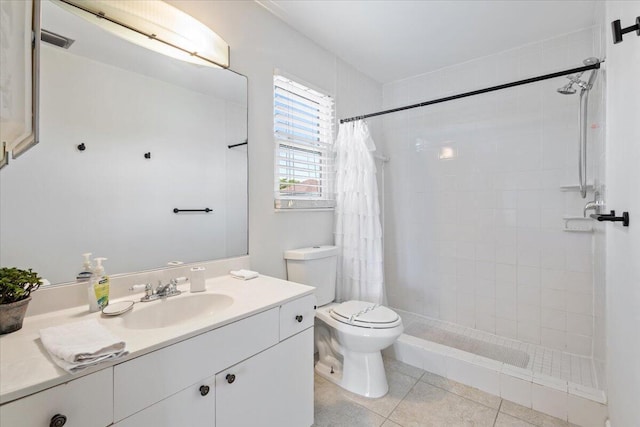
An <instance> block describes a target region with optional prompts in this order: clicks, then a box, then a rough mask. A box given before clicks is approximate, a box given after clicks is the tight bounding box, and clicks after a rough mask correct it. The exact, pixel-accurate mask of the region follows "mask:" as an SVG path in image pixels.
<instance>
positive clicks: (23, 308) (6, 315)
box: [0, 297, 31, 335]
mask: <svg viewBox="0 0 640 427" xmlns="http://www.w3.org/2000/svg"><path fill="white" fill-rule="evenodd" d="M29 301H31V297H29V298H25V299H23V300H20V301H17V302H12V303H11V304H0V335H3V334H8V333H10V332H15V331H17V330H18V329H20V328H22V321H23V320H24V314H25V313H26V312H27V307H28V306H29Z"/></svg>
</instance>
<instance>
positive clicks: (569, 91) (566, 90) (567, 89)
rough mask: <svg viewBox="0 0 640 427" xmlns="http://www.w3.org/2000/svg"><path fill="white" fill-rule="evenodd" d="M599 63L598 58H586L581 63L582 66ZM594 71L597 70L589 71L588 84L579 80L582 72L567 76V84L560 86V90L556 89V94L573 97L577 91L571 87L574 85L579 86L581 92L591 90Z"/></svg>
mask: <svg viewBox="0 0 640 427" xmlns="http://www.w3.org/2000/svg"><path fill="white" fill-rule="evenodd" d="M599 62H600V60H599V59H598V58H593V57H591V58H587V59H585V60H584V61H582V63H583V64H584V65H595V64H598V63H599ZM596 71H597V70H592V71H591V75H590V76H589V81H588V82H585V81H584V80H582V79H580V77H582V74H583V73H584V71H583V72H582V73H578V74H576V75H575V76H567V78H568V79H569V80H570V81H569V83H567V84H566V85H564V86H562V87H561V88H558V89H557V92H558V93H561V94H562V95H573V94H574V93H576V92H577V89H576V88H574V87H573V85H574V84H575V85H577V86H579V87H580V89H582V90H589V89H591V86H592V85H593V79H594V78H595V76H596Z"/></svg>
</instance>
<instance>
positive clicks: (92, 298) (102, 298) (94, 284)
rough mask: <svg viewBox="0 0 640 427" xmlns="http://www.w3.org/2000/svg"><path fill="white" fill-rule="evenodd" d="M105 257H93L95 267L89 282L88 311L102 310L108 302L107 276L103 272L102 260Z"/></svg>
mask: <svg viewBox="0 0 640 427" xmlns="http://www.w3.org/2000/svg"><path fill="white" fill-rule="evenodd" d="M106 260H107V258H94V259H93V261H94V262H95V267H94V269H93V275H92V276H91V282H90V283H89V289H88V297H89V311H91V312H95V311H98V310H102V309H103V308H105V307H106V306H107V305H108V304H109V276H107V275H106V274H105V272H104V266H103V265H102V262H103V261H106Z"/></svg>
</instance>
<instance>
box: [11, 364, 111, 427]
mask: <svg viewBox="0 0 640 427" xmlns="http://www.w3.org/2000/svg"><path fill="white" fill-rule="evenodd" d="M112 414H113V369H112V368H107V369H103V370H101V371H98V372H96V373H93V374H89V375H86V376H84V377H81V378H78V379H76V380H73V381H69V382H68V383H65V384H60V385H58V386H56V387H52V388H50V389H47V390H44V391H41V392H39V393H36V394H32V395H31V396H27V397H24V398H22V399H19V400H16V401H13V402H10V403H7V404H4V405H2V406H0V426H2V427H49V426H51V427H62V426H64V427H106V426H108V425H111V423H112V420H113V417H112Z"/></svg>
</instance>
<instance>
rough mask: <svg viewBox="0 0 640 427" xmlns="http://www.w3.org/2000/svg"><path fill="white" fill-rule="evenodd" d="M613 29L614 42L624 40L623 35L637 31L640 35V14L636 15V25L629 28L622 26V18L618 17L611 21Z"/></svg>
mask: <svg viewBox="0 0 640 427" xmlns="http://www.w3.org/2000/svg"><path fill="white" fill-rule="evenodd" d="M611 31H612V33H613V44H618V43H620V42H621V41H622V36H623V35H625V34H627V33H630V32H631V31H635V32H636V35H638V36H639V37H640V16H636V25H632V26H630V27H627V28H622V26H621V25H620V20H619V19H616V20H615V21H613V22H612V23H611Z"/></svg>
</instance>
